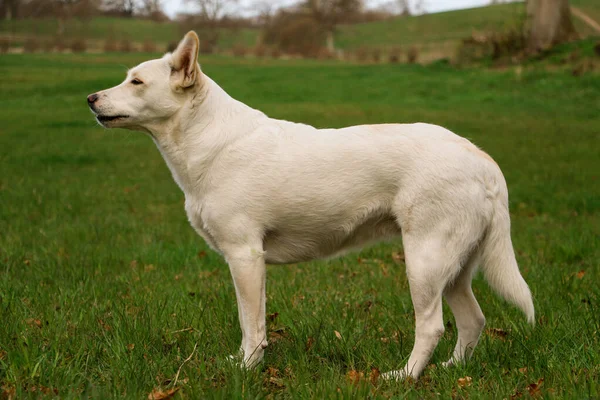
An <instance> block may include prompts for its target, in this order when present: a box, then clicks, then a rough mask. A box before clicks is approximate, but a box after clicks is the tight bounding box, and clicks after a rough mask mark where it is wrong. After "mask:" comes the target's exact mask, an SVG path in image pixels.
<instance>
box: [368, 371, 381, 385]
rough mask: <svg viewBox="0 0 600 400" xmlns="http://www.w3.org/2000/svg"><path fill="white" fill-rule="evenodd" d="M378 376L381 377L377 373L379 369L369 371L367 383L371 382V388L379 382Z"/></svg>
mask: <svg viewBox="0 0 600 400" xmlns="http://www.w3.org/2000/svg"><path fill="white" fill-rule="evenodd" d="M380 375H381V373H380V372H379V369H377V368H372V369H371V373H370V374H369V381H371V385H373V386H376V385H377V381H378V380H379V376H380Z"/></svg>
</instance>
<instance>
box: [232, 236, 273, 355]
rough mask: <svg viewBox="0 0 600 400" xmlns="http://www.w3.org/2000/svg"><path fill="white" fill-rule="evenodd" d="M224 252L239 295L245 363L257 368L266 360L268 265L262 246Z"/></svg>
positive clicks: (237, 248) (235, 247) (244, 247)
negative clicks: (266, 286) (264, 358)
mask: <svg viewBox="0 0 600 400" xmlns="http://www.w3.org/2000/svg"><path fill="white" fill-rule="evenodd" d="M224 253H225V258H226V259H227V262H228V264H229V269H230V271H231V276H232V277H233V283H234V285H235V292H236V296H237V304H238V313H239V318H240V325H241V329H242V345H241V350H242V355H243V363H244V365H245V366H246V367H253V366H255V365H256V364H257V363H259V362H260V361H261V360H262V358H263V354H264V349H265V348H266V347H267V333H266V327H265V306H266V304H265V303H266V296H265V284H266V268H265V260H264V255H263V251H262V247H261V248H260V249H258V248H253V246H248V245H243V246H233V247H228V248H227V249H226V250H225V249H224Z"/></svg>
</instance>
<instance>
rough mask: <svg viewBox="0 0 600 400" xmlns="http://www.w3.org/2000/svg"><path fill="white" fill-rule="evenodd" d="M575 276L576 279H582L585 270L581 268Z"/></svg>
mask: <svg viewBox="0 0 600 400" xmlns="http://www.w3.org/2000/svg"><path fill="white" fill-rule="evenodd" d="M575 276H577V278H578V279H583V277H584V276H585V270H583V269H582V270H581V271H579V272H578V273H577V274H576V275H575Z"/></svg>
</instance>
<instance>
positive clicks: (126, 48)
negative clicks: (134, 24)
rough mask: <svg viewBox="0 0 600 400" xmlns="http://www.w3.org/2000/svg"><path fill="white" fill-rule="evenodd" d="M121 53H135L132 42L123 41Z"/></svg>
mask: <svg viewBox="0 0 600 400" xmlns="http://www.w3.org/2000/svg"><path fill="white" fill-rule="evenodd" d="M119 51H120V52H121V53H130V52H131V51H133V46H132V45H131V41H130V40H129V39H123V40H121V43H119Z"/></svg>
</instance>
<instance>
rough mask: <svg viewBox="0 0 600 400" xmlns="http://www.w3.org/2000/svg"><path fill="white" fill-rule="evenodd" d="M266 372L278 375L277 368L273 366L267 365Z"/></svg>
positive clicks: (270, 374)
mask: <svg viewBox="0 0 600 400" xmlns="http://www.w3.org/2000/svg"><path fill="white" fill-rule="evenodd" d="M267 374H269V376H279V370H278V369H277V368H275V367H269V368H267Z"/></svg>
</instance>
